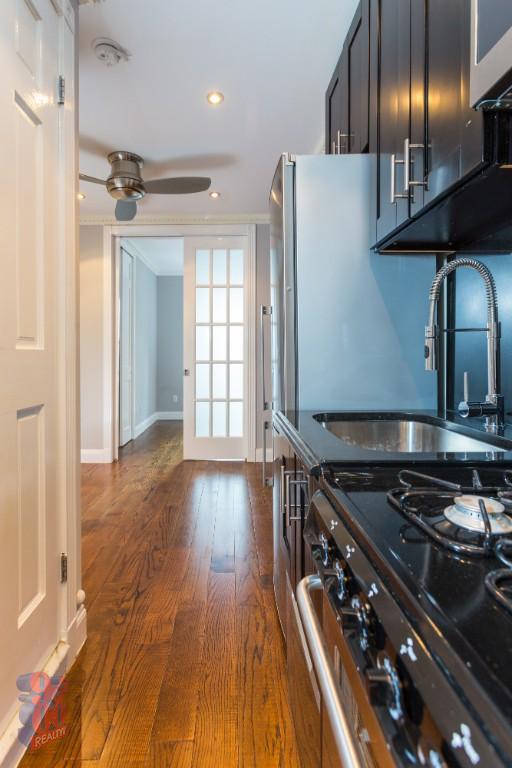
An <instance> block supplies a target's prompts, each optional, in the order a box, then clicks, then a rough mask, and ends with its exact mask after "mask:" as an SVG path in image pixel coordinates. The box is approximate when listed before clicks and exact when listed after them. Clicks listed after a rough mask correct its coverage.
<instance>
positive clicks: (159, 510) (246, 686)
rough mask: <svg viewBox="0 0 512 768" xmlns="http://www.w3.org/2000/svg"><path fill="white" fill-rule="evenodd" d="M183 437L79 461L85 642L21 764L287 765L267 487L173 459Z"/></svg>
mask: <svg viewBox="0 0 512 768" xmlns="http://www.w3.org/2000/svg"><path fill="white" fill-rule="evenodd" d="M181 430H182V425H181V423H180V422H157V423H156V424H155V425H154V426H152V427H151V428H150V429H148V430H147V431H146V432H145V433H144V434H143V435H141V437H139V438H138V439H137V440H136V441H133V442H132V443H130V444H129V445H128V446H126V448H125V449H123V450H122V452H121V458H120V461H119V462H118V463H117V464H112V465H88V466H84V467H83V468H82V519H83V546H82V557H83V573H84V578H83V586H84V589H85V592H86V595H87V599H86V606H87V610H88V640H87V643H86V646H85V649H84V650H83V651H82V653H81V654H80V656H79V658H78V660H77V662H76V664H75V666H74V667H73V669H72V671H71V673H70V675H69V676H68V682H67V690H66V693H65V700H66V715H65V723H66V733H65V736H64V737H63V738H62V739H61V740H58V741H54V742H53V743H51V744H49V745H46V746H43V747H42V748H41V749H39V750H38V751H37V752H35V753H32V754H28V755H27V756H26V757H25V759H24V761H23V763H22V765H23V766H25V768H28V767H29V766H37V768H46V767H47V766H48V767H50V766H52V768H53V766H59V768H60V767H61V766H62V768H64V766H69V767H70V766H79V765H83V766H89V768H116V767H117V766H119V767H121V766H123V768H153V767H154V768H156V767H157V766H158V767H160V766H162V767H163V766H166V767H168V768H172V767H175V766H176V767H177V766H179V767H180V768H192V767H193V768H208V767H209V766H212V767H214V768H235V767H237V768H249V767H250V766H254V767H256V766H257V768H271V767H272V766H276V768H277V766H279V767H280V768H288V767H290V768H293V767H294V766H296V765H297V756H296V751H295V742H294V736H293V727H292V724H291V718H290V712H289V708H288V699H287V687H286V679H285V656H284V650H283V643H282V639H281V636H280V630H279V627H278V620H277V614H276V610H275V607H274V598H273V588H272V506H271V495H270V492H269V491H268V490H264V489H262V487H261V478H260V466H259V465H257V464H243V463H227V462H226V463H214V462H183V461H181V451H182V439H181Z"/></svg>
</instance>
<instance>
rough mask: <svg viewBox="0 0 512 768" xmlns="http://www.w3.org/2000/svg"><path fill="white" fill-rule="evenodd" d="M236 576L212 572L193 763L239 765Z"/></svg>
mask: <svg viewBox="0 0 512 768" xmlns="http://www.w3.org/2000/svg"><path fill="white" fill-rule="evenodd" d="M235 631H236V627H235V576H234V574H232V573H215V572H213V571H212V572H211V573H210V578H209V581H208V600H207V605H206V623H205V635H206V642H205V643H204V649H203V654H202V657H201V680H200V690H199V704H198V708H197V723H196V730H195V735H194V752H193V759H192V762H193V765H194V766H195V765H197V766H201V768H218V766H219V765H222V766H223V768H237V766H238V745H237V696H238V685H237V678H236V675H237V662H236V639H235Z"/></svg>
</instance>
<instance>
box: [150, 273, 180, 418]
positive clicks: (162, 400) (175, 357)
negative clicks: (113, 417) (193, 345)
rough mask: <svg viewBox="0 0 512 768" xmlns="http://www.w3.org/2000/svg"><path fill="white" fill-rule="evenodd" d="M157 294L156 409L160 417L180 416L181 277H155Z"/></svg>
mask: <svg viewBox="0 0 512 768" xmlns="http://www.w3.org/2000/svg"><path fill="white" fill-rule="evenodd" d="M157 294H158V298H157V312H158V319H157V334H158V338H157V344H158V350H157V393H156V395H157V402H156V405H157V410H158V411H159V412H160V413H169V412H171V413H177V414H179V413H181V412H182V411H183V277H180V276H177V275H176V276H172V277H171V276H160V277H158V278H157ZM174 397H176V398H177V399H176V400H174Z"/></svg>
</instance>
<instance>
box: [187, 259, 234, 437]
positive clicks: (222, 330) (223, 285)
mask: <svg viewBox="0 0 512 768" xmlns="http://www.w3.org/2000/svg"><path fill="white" fill-rule="evenodd" d="M244 267H245V264H244V251H243V249H241V248H196V250H195V348H194V361H195V363H194V364H195V393H194V404H195V408H194V411H195V436H196V437H213V438H219V437H220V438H242V437H243V436H244V400H245V317H244V313H245V297H244Z"/></svg>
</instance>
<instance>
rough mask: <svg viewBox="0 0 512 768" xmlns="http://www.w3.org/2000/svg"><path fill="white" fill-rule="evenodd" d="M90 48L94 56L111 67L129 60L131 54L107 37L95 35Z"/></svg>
mask: <svg viewBox="0 0 512 768" xmlns="http://www.w3.org/2000/svg"><path fill="white" fill-rule="evenodd" d="M92 48H93V51H94V53H95V55H96V58H97V59H99V60H100V61H102V62H103V63H104V64H106V65H107V67H113V66H114V65H115V64H119V62H121V61H129V60H130V56H131V54H130V53H129V52H128V51H127V50H126V48H123V46H122V45H119V43H116V41H115V40H111V39H110V38H109V37H97V38H96V39H95V40H93V41H92Z"/></svg>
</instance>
